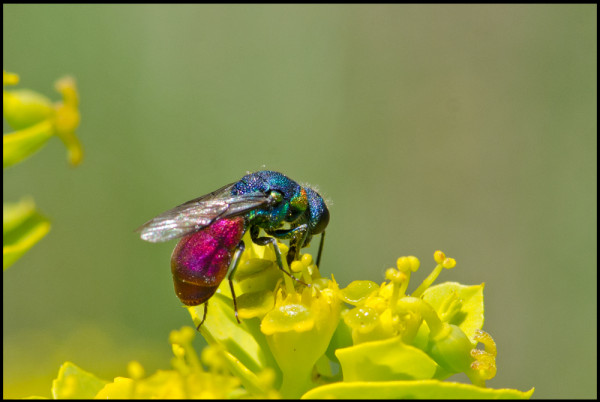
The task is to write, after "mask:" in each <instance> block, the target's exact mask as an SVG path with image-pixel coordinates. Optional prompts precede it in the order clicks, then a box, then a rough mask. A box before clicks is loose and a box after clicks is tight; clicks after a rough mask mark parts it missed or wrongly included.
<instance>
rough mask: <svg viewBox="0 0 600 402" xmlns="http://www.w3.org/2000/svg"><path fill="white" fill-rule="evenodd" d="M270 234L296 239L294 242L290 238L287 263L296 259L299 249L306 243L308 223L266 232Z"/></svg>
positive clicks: (279, 237) (281, 237) (307, 239)
mask: <svg viewBox="0 0 600 402" xmlns="http://www.w3.org/2000/svg"><path fill="white" fill-rule="evenodd" d="M268 233H269V234H270V235H271V236H273V237H276V238H278V239H296V241H295V242H293V243H292V241H291V240H290V251H289V252H288V255H287V263H288V265H289V264H291V263H292V261H295V260H297V259H298V256H299V255H300V249H301V248H302V247H304V245H305V244H307V243H308V241H309V240H310V237H309V235H308V225H307V224H306V223H304V224H302V225H300V226H298V227H295V228H293V229H289V230H281V229H280V230H273V231H270V232H268Z"/></svg>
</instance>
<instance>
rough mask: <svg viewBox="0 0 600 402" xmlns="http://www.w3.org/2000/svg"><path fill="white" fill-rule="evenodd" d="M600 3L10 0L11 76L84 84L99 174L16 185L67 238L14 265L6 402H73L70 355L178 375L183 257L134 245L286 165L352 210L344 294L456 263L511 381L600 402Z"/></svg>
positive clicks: (88, 157) (330, 265)
mask: <svg viewBox="0 0 600 402" xmlns="http://www.w3.org/2000/svg"><path fill="white" fill-rule="evenodd" d="M596 11H597V7H596V5H542V6H540V5H479V6H440V5H426V6H415V5H351V6H339V5H324V6H321V5H275V6H272V5H247V6H246V5H243V6H239V5H234V6H232V5H229V6H227V5H225V6H221V5H174V6H166V5H146V6H136V5H92V6H88V5H4V6H3V12H4V17H3V34H4V35H3V38H4V39H3V45H4V46H3V49H4V50H3V56H4V66H3V67H4V69H5V70H7V71H11V72H16V73H18V74H20V76H21V83H20V84H19V88H31V89H35V90H38V91H40V92H42V93H44V94H46V95H48V96H51V97H52V98H53V99H58V98H59V96H58V95H57V94H55V93H54V91H53V83H54V81H55V80H56V79H58V78H59V77H61V76H63V75H65V74H72V75H73V76H74V77H75V78H76V79H77V83H78V86H79V90H80V96H81V112H82V124H81V127H80V128H79V130H78V133H79V137H80V138H81V140H82V142H83V145H84V147H85V157H84V161H83V163H82V165H81V166H80V167H78V168H76V169H71V168H69V167H68V166H67V163H66V150H65V149H64V147H63V145H62V144H61V143H60V141H58V140H57V139H53V140H52V141H51V142H50V143H49V145H48V146H47V147H46V148H44V149H43V150H42V151H41V152H39V153H38V154H36V155H34V156H33V157H32V158H30V159H29V160H27V161H26V162H25V163H23V164H20V165H17V166H15V167H12V168H9V169H7V170H5V171H4V175H3V190H4V196H3V199H4V201H16V200H18V199H20V198H21V196H22V195H26V194H29V195H32V196H33V197H34V199H35V201H36V203H37V205H38V207H39V208H40V210H41V211H42V212H43V213H45V214H46V215H47V216H49V217H50V218H51V219H52V222H53V227H52V230H51V231H50V233H49V235H48V236H47V237H46V238H44V239H43V240H42V241H41V242H40V243H39V244H38V245H36V246H35V247H34V248H33V249H32V250H31V251H30V252H29V253H28V254H27V255H26V256H25V257H24V258H22V259H21V260H20V261H18V262H17V263H16V264H15V265H14V266H12V267H11V268H10V269H9V270H8V271H6V272H5V273H4V281H3V325H4V330H3V352H4V353H3V368H4V374H3V395H4V397H22V396H27V395H44V396H50V386H51V380H52V378H54V377H55V376H56V374H57V372H58V368H59V366H60V364H62V363H63V362H64V361H65V360H70V361H73V362H74V363H76V364H78V365H79V366H81V367H82V368H84V369H86V370H88V371H91V372H93V373H96V374H98V375H99V376H102V377H104V378H106V379H112V378H113V377H115V376H118V375H126V365H127V363H128V362H129V361H130V360H133V359H136V360H139V361H140V362H141V363H142V364H143V365H144V367H145V368H146V371H147V373H149V374H150V373H152V372H153V371H154V370H155V369H157V368H168V367H169V359H170V357H171V351H170V347H169V344H168V342H167V338H168V334H169V331H170V330H172V329H174V328H179V327H181V326H182V325H191V320H190V318H189V316H188V313H187V311H186V310H185V309H183V308H181V304H180V302H179V300H178V299H177V297H176V296H175V294H174V291H173V285H172V282H171V273H170V268H169V258H170V254H171V250H172V248H173V247H174V245H175V242H170V243H161V244H150V243H146V242H143V241H141V240H140V239H139V237H138V235H137V234H136V233H134V232H133V230H134V229H135V228H136V227H138V226H139V225H141V224H142V223H144V222H145V221H146V220H148V219H150V218H152V217H153V216H155V215H157V214H159V213H161V212H163V211H165V210H166V209H169V208H171V207H173V206H175V205H178V204H180V203H182V202H184V201H187V200H189V199H192V198H195V197H198V196H200V195H202V194H205V193H208V192H210V191H212V190H215V189H217V188H219V187H221V186H222V185H224V184H227V183H230V182H232V181H236V180H238V179H239V178H240V177H242V176H243V175H244V174H245V173H246V172H247V171H256V170H261V169H263V168H265V167H266V168H268V169H272V170H277V171H281V172H283V173H285V174H286V175H288V176H289V177H291V178H293V179H295V180H297V181H299V182H304V183H311V184H315V185H318V188H319V189H320V192H321V194H323V195H324V196H325V197H326V198H327V199H329V200H331V201H332V206H331V208H330V211H331V221H330V224H329V227H328V230H327V241H326V244H325V251H324V255H323V261H322V272H324V273H325V274H329V273H332V274H334V275H335V278H336V279H337V280H338V281H339V282H340V283H341V285H342V286H346V285H347V284H348V283H349V282H350V281H352V280H355V279H370V280H374V281H376V282H380V281H382V280H383V274H384V271H385V269H386V268H388V267H390V266H395V262H396V259H397V258H398V257H399V256H402V255H415V256H417V257H419V259H420V260H421V270H420V271H419V272H418V273H417V274H416V275H415V279H413V282H412V283H411V288H410V289H414V288H415V286H416V285H417V284H418V283H419V281H420V280H421V279H422V278H424V277H425V275H426V274H427V273H429V271H430V270H431V268H433V266H434V264H435V263H434V261H433V252H434V251H435V250H436V249H441V250H443V251H444V252H446V254H447V255H449V256H452V257H454V258H456V260H457V261H458V265H457V267H456V268H455V269H454V270H452V271H445V272H444V273H443V274H442V275H441V277H440V279H439V281H445V280H452V281H459V282H462V283H465V284H479V283H481V282H485V283H486V288H485V297H486V299H485V302H486V310H487V311H486V323H485V326H484V329H485V330H487V331H488V332H490V333H491V334H492V335H493V337H494V339H495V340H496V342H497V344H498V351H499V355H498V360H497V364H498V374H497V376H496V378H495V379H493V380H492V381H490V382H489V383H488V385H489V386H491V387H496V388H504V387H510V388H518V389H520V390H527V389H529V388H530V387H532V386H535V387H536V389H537V390H536V393H535V394H534V396H535V397H538V398H543V397H545V398H594V397H596V396H597V380H596V374H597V327H596V324H597V315H596V314H597V307H596V302H597V285H596V279H597V269H596V258H597V245H596V241H597V232H596V229H597V226H596V218H597V209H596V202H597V198H596V197H597V195H596V190H597V183H596V179H597V175H596V167H597V153H596V152H597V151H596V146H597V137H596V130H597V115H596V107H597V101H596V95H597V92H596V85H597V75H596V74H597V70H596V69H597V49H596V46H597V39H596V29H597V17H596ZM6 131H7V128H6V126H5V127H4V132H6ZM312 251H313V252H316V247H315V246H313V248H312ZM197 342H198V343H197V346H198V348H201V347H202V342H203V341H202V340H201V339H198V341H197Z"/></svg>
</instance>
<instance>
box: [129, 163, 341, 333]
mask: <svg viewBox="0 0 600 402" xmlns="http://www.w3.org/2000/svg"><path fill="white" fill-rule="evenodd" d="M328 223H329V210H328V209H327V205H326V204H325V201H324V200H323V198H322V197H321V196H320V195H319V194H318V193H317V192H316V191H314V190H313V189H311V188H310V187H307V186H301V185H299V184H298V183H296V182H295V181H293V180H292V179H290V178H288V177H286V176H284V175H283V174H281V173H279V172H274V171H270V170H262V171H259V172H255V173H250V174H247V175H246V176H244V177H242V178H241V179H240V180H239V181H237V182H235V183H231V184H228V185H226V186H224V187H221V188H220V189H218V190H216V191H213V192H212V193H210V194H206V195H203V196H202V197H199V198H196V199H193V200H191V201H188V202H186V203H184V204H181V205H179V206H177V207H175V208H173V209H171V210H168V211H166V212H164V213H162V214H160V215H158V216H157V217H155V218H153V219H151V220H150V221H148V222H146V223H145V224H143V225H142V226H140V227H139V228H138V229H137V231H138V232H140V237H141V238H142V239H143V240H146V241H149V242H152V243H157V242H164V241H168V240H171V239H176V238H181V240H179V243H177V245H176V246H175V249H174V250H173V254H172V256H171V272H172V273H173V282H174V284H175V293H176V294H177V297H179V300H181V302H182V303H183V304H185V305H187V306H197V305H200V304H202V303H204V317H203V318H202V321H201V322H200V324H199V325H198V329H199V328H200V326H201V325H202V323H204V320H205V319H206V312H207V306H208V300H209V299H210V298H211V297H212V295H213V294H214V293H215V292H216V290H217V288H218V287H219V285H220V284H221V282H222V281H223V279H224V278H225V275H226V274H227V272H228V271H229V276H228V279H229V287H230V289H231V294H232V296H233V304H234V309H235V317H236V319H237V321H238V323H239V322H240V320H239V318H238V312H237V303H236V299H235V292H234V290H233V282H232V278H233V275H234V273H235V270H236V268H237V266H238V263H239V259H240V257H241V255H242V252H243V251H244V242H243V240H242V237H243V236H244V234H245V233H246V231H250V238H251V239H252V241H253V242H254V243H256V244H258V245H261V246H266V245H268V244H271V245H272V246H273V249H274V251H275V257H276V260H277V265H278V267H279V269H280V270H282V271H283V272H284V273H285V274H286V275H289V276H291V277H292V278H293V279H295V280H296V281H298V282H300V281H299V280H298V279H296V278H295V277H294V276H292V275H291V272H288V271H287V270H286V269H285V268H284V266H283V263H282V254H281V250H280V249H279V246H278V245H277V240H276V239H286V240H289V242H290V248H289V252H288V255H287V262H288V264H290V263H291V262H292V261H293V260H295V259H297V258H298V256H299V254H300V249H301V248H303V247H305V246H307V245H308V244H309V243H310V240H311V239H312V236H313V235H315V234H321V242H320V244H319V252H318V254H317V266H319V264H320V262H321V252H322V249H323V241H324V238H325V228H326V227H327V224H328ZM260 229H263V231H264V232H265V233H266V234H267V235H268V236H260V233H259V232H260ZM230 267H231V268H230Z"/></svg>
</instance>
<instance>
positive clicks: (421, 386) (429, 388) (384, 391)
mask: <svg viewBox="0 0 600 402" xmlns="http://www.w3.org/2000/svg"><path fill="white" fill-rule="evenodd" d="M534 390H535V389H534V388H532V389H530V390H529V391H526V392H522V391H518V390H516V389H508V388H502V389H491V388H481V387H477V386H474V385H470V384H461V383H456V382H442V381H437V380H421V381H382V382H349V383H348V382H340V383H335V384H327V385H323V386H320V387H317V388H313V389H311V390H310V391H308V392H307V393H305V394H304V395H303V396H302V399H334V398H336V399H360V398H362V399H529V398H531V395H532V394H533V391H534Z"/></svg>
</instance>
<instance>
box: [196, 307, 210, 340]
mask: <svg viewBox="0 0 600 402" xmlns="http://www.w3.org/2000/svg"><path fill="white" fill-rule="evenodd" d="M207 311H208V301H205V302H204V316H202V321H200V324H198V326H197V327H196V331H198V332H200V327H201V326H202V324H204V320H206V312H207Z"/></svg>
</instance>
